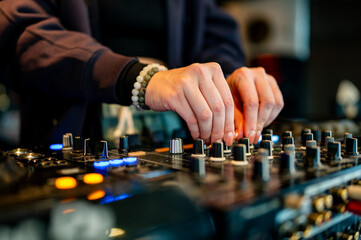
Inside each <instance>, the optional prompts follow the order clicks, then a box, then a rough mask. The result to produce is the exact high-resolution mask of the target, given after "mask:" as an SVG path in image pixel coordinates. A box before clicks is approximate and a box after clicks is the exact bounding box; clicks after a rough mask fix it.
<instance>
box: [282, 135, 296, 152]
mask: <svg viewBox="0 0 361 240" xmlns="http://www.w3.org/2000/svg"><path fill="white" fill-rule="evenodd" d="M289 144H292V145H294V144H295V140H294V138H293V137H290V136H286V137H283V138H282V150H283V151H284V150H285V149H284V147H285V145H289Z"/></svg>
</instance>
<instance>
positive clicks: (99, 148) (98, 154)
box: [95, 140, 108, 159]
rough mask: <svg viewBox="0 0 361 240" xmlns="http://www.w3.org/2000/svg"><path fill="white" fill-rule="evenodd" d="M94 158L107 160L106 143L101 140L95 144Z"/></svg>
mask: <svg viewBox="0 0 361 240" xmlns="http://www.w3.org/2000/svg"><path fill="white" fill-rule="evenodd" d="M95 158H96V159H104V158H108V143H107V141H104V140H101V141H99V142H97V143H96V144H95Z"/></svg>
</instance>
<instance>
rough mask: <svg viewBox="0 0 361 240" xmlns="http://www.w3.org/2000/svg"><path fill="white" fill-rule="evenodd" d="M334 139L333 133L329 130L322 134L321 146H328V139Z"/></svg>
mask: <svg viewBox="0 0 361 240" xmlns="http://www.w3.org/2000/svg"><path fill="white" fill-rule="evenodd" d="M327 137H332V132H331V131H329V130H327V131H324V132H322V133H321V146H327V143H326V138H327Z"/></svg>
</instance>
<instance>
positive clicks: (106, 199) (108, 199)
mask: <svg viewBox="0 0 361 240" xmlns="http://www.w3.org/2000/svg"><path fill="white" fill-rule="evenodd" d="M131 196H132V194H126V193H124V194H121V195H119V196H115V197H113V196H106V197H104V198H103V199H102V200H101V201H100V204H107V203H111V202H115V201H119V200H122V199H126V198H129V197H131Z"/></svg>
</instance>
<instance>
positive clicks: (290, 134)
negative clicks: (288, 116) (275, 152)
mask: <svg viewBox="0 0 361 240" xmlns="http://www.w3.org/2000/svg"><path fill="white" fill-rule="evenodd" d="M284 137H292V132H291V131H284V132H283V133H282V138H284Z"/></svg>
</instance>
